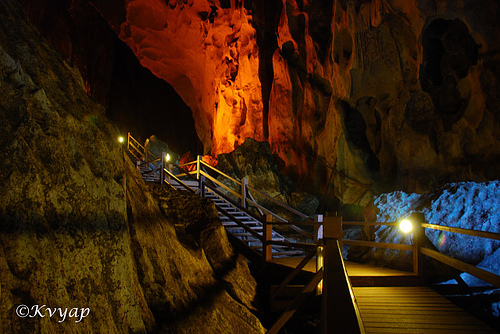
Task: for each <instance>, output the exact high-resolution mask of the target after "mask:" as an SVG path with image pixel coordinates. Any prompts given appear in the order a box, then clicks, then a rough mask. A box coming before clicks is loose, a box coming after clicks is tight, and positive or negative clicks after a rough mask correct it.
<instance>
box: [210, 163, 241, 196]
mask: <svg viewBox="0 0 500 334" xmlns="http://www.w3.org/2000/svg"><path fill="white" fill-rule="evenodd" d="M200 174H201V175H203V176H204V177H206V178H207V179H209V180H210V181H212V182H214V183H215V184H217V185H219V186H220V187H222V188H224V189H226V190H227V191H229V192H230V193H231V194H233V195H234V196H236V197H238V198H240V199H241V194H239V193H237V192H236V191H234V190H233V189H231V188H229V187H228V186H226V185H225V184H224V183H222V182H220V181H219V180H217V179H216V178H214V177H212V176H210V174H208V173H206V172H205V171H203V170H202V171H200Z"/></svg>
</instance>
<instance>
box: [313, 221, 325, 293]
mask: <svg viewBox="0 0 500 334" xmlns="http://www.w3.org/2000/svg"><path fill="white" fill-rule="evenodd" d="M314 221H315V222H316V223H318V224H317V225H314V243H315V244H316V245H317V247H316V272H318V271H319V270H320V269H321V268H323V215H315V216H314ZM322 293H323V280H321V281H320V282H319V283H318V286H317V287H316V295H317V296H319V295H321V294H322Z"/></svg>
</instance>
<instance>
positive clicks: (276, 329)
mask: <svg viewBox="0 0 500 334" xmlns="http://www.w3.org/2000/svg"><path fill="white" fill-rule="evenodd" d="M322 278H323V270H320V271H319V272H317V273H316V275H315V276H314V277H313V279H312V280H311V281H310V282H309V284H307V285H306V287H305V288H304V289H303V290H302V292H301V293H300V294H299V295H298V296H297V297H295V299H294V300H293V302H292V305H290V307H289V308H288V309H287V310H286V311H285V312H283V314H282V315H281V316H280V317H279V318H278V320H277V321H276V322H275V323H274V324H273V326H272V327H271V328H270V329H269V330H268V331H267V332H266V334H277V333H278V332H279V330H280V329H281V327H283V325H285V324H286V322H287V321H288V320H289V319H290V318H291V317H292V316H293V314H294V313H295V312H296V311H297V309H298V308H299V306H300V305H301V304H302V303H303V302H304V301H305V300H306V299H307V297H309V296H310V295H311V293H312V292H313V291H314V289H315V288H316V285H318V283H319V281H320V280H321V279H322ZM332 333H333V332H332ZM345 333H348V332H345Z"/></svg>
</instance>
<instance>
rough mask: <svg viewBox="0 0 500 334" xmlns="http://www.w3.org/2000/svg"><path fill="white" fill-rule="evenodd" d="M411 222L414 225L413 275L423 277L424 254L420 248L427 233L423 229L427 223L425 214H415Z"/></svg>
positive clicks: (411, 217)
mask: <svg viewBox="0 0 500 334" xmlns="http://www.w3.org/2000/svg"><path fill="white" fill-rule="evenodd" d="M410 221H411V223H412V225H413V227H412V233H413V238H412V239H413V273H414V274H415V275H422V273H423V272H422V269H423V267H424V263H423V259H424V257H423V256H422V253H421V252H420V248H421V247H422V245H423V241H424V236H425V231H424V228H423V227H422V224H424V223H425V217H424V214H423V213H421V212H414V213H413V214H412V215H411V216H410Z"/></svg>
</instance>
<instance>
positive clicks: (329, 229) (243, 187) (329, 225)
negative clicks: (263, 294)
mask: <svg viewBox="0 0 500 334" xmlns="http://www.w3.org/2000/svg"><path fill="white" fill-rule="evenodd" d="M127 148H128V149H129V151H131V152H132V151H133V152H135V154H134V153H133V154H134V156H136V157H141V158H142V159H139V158H138V159H139V160H142V161H145V162H142V163H141V165H144V164H147V165H148V166H150V168H151V172H159V173H160V174H161V176H160V180H161V182H162V183H163V182H164V181H165V178H167V179H173V180H175V181H176V182H178V183H179V184H180V185H182V186H183V187H184V188H185V189H186V190H187V191H190V192H193V193H194V192H196V191H198V192H200V195H202V196H203V193H204V191H205V189H209V190H210V191H212V192H214V193H216V194H218V195H220V196H222V197H224V198H225V199H226V200H228V201H229V202H230V203H231V204H233V205H234V206H235V207H238V208H240V209H242V210H244V211H245V212H246V213H247V214H249V215H251V216H252V217H253V218H255V219H256V220H259V221H261V222H262V224H263V235H260V234H258V233H257V232H255V231H253V230H252V229H251V228H249V227H248V226H246V225H245V224H244V223H243V222H242V221H241V220H239V219H238V218H237V217H235V216H233V215H232V214H231V213H229V212H227V211H225V210H223V209H219V211H221V212H222V213H223V214H224V215H226V216H227V217H229V218H230V219H231V220H233V221H234V222H235V223H236V224H237V225H238V226H240V227H241V228H243V229H244V230H245V231H247V232H248V233H250V234H251V235H253V236H254V237H255V238H256V239H258V240H260V241H261V242H262V259H263V261H264V263H266V262H269V261H271V260H272V246H273V245H280V246H290V247H295V248H302V249H304V250H305V254H306V256H305V258H304V259H303V260H302V261H301V262H300V263H299V265H298V266H297V267H296V268H295V269H294V270H293V271H292V272H291V273H290V274H289V275H288V277H286V278H285V280H284V281H283V282H282V284H281V285H280V286H279V287H278V288H277V289H276V290H275V291H274V293H273V296H271V297H275V296H276V295H277V294H279V292H280V291H281V290H282V289H283V288H284V287H285V286H286V285H287V284H288V283H290V282H291V281H292V280H293V278H294V277H295V276H296V275H298V274H299V273H300V272H301V270H302V269H303V268H304V266H305V265H306V264H307V263H308V262H309V261H310V260H311V259H312V258H313V257H314V256H316V263H317V272H316V274H315V276H314V278H313V279H312V280H311V281H310V282H309V284H307V285H306V286H305V287H304V289H303V291H302V293H301V294H299V296H297V298H296V299H295V300H294V301H293V302H292V305H291V306H290V307H289V308H288V309H287V310H286V311H285V312H284V313H283V314H282V316H281V317H280V318H279V319H278V320H277V321H276V323H275V324H274V325H273V326H272V327H271V328H270V329H269V331H268V333H269V334H273V333H277V332H278V331H279V330H280V329H281V328H282V326H283V325H284V324H285V323H286V322H287V320H288V319H289V318H290V317H291V316H292V315H293V314H294V312H295V311H296V309H297V308H298V305H300V303H302V302H303V300H304V299H305V298H307V296H309V295H310V294H311V293H312V292H313V291H314V290H317V292H318V293H322V294H323V298H322V300H323V301H322V303H323V305H322V323H321V333H364V327H363V323H362V321H361V318H360V315H359V310H358V307H357V304H356V301H355V298H354V294H353V293H352V286H351V283H350V280H349V277H348V275H347V271H346V269H345V264H344V260H343V258H342V246H343V245H351V246H363V247H379V248H389V249H395V250H404V251H410V252H412V253H413V272H414V273H415V274H416V275H420V274H421V273H422V268H423V260H424V255H425V256H429V257H431V258H434V259H436V260H438V261H440V262H442V263H444V264H446V265H448V266H451V267H453V268H456V269H458V270H460V271H462V272H467V273H469V274H471V275H473V276H476V277H478V278H480V279H482V280H483V281H486V282H488V283H490V284H492V285H494V286H496V287H500V276H498V275H496V274H493V273H491V272H489V271H486V270H483V269H481V268H477V267H476V266H473V265H471V264H468V263H465V262H463V261H460V260H457V259H454V258H452V257H450V256H447V255H445V254H442V253H440V252H439V251H437V249H436V248H435V247H433V245H432V243H431V242H430V241H429V240H428V238H427V237H426V235H425V229H426V228H427V229H434V230H441V231H447V232H452V233H461V234H466V235H470V236H476V237H482V238H489V239H493V240H500V234H498V233H492V232H483V231H474V230H467V229H460V228H452V227H446V226H440V225H433V224H427V223H425V219H424V216H423V214H421V213H414V214H413V215H412V216H411V217H410V219H411V220H412V223H413V229H412V233H411V241H412V242H411V244H393V243H382V242H375V241H363V240H349V239H344V238H343V236H342V231H343V226H346V225H361V226H397V225H398V223H397V222H390V223H387V222H343V221H342V218H341V217H336V216H323V215H316V216H315V219H314V220H313V219H312V218H310V217H308V216H305V215H303V214H301V213H300V212H298V211H297V210H295V209H293V208H291V207H289V206H287V205H286V204H284V203H282V202H279V201H277V200H276V199H274V198H272V197H271V196H268V195H266V194H264V193H262V192H260V191H259V190H257V189H255V188H253V187H251V186H249V185H248V180H245V179H244V180H243V181H240V180H237V179H235V178H233V177H231V176H229V175H227V174H225V173H224V172H222V171H220V170H218V169H217V168H215V167H213V166H211V165H209V164H207V163H205V162H204V161H203V160H202V158H201V156H198V158H197V160H196V161H192V162H189V163H187V164H183V165H181V166H178V165H176V164H174V163H171V162H167V161H166V160H165V154H162V157H160V158H157V157H155V156H154V155H152V154H151V153H150V152H148V150H147V149H146V148H144V146H142V145H141V144H140V143H138V142H137V141H136V140H135V139H133V137H131V136H130V134H129V140H128V143H127ZM192 166H195V168H192ZM174 168H177V169H178V171H179V172H178V173H173V172H172V170H173V169H174ZM188 169H189V170H188ZM218 176H222V177H223V178H224V179H225V180H226V182H231V183H232V184H233V187H230V186H228V185H226V184H225V183H223V182H221V181H220V180H218ZM186 178H187V179H188V180H191V181H197V182H198V189H193V188H192V187H190V186H189V185H188V184H187V183H186V182H184V181H183V180H185V179H186ZM221 189H224V191H226V192H227V193H229V194H231V198H230V197H228V196H227V195H226V194H224V193H223V192H222V191H221ZM250 190H251V191H253V192H255V193H256V194H258V195H259V196H263V197H265V198H266V199H268V200H270V201H272V202H273V203H275V204H277V205H279V206H280V207H282V208H283V209H286V210H288V211H289V212H291V213H293V214H295V215H297V216H299V217H301V218H303V221H299V222H294V224H293V225H292V224H290V223H289V222H288V221H287V220H286V219H284V218H282V217H280V216H278V215H276V214H275V213H273V212H272V211H271V210H269V209H267V208H265V207H264V206H262V205H260V204H259V203H258V202H257V201H256V200H255V199H254V197H253V196H252V194H251V192H250ZM249 206H254V207H255V208H256V209H257V210H258V211H257V212H260V215H258V214H256V213H254V212H252V211H250V210H248V208H249ZM278 225H281V226H289V227H292V226H293V227H292V228H293V229H294V230H295V231H298V232H300V233H301V234H303V235H304V236H306V237H307V238H309V239H310V241H311V242H310V243H307V242H289V241H276V240H272V231H273V226H278ZM298 226H313V227H314V231H315V232H314V234H311V233H309V232H306V231H304V230H303V229H301V228H299V227H298ZM339 268H340V270H339Z"/></svg>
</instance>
